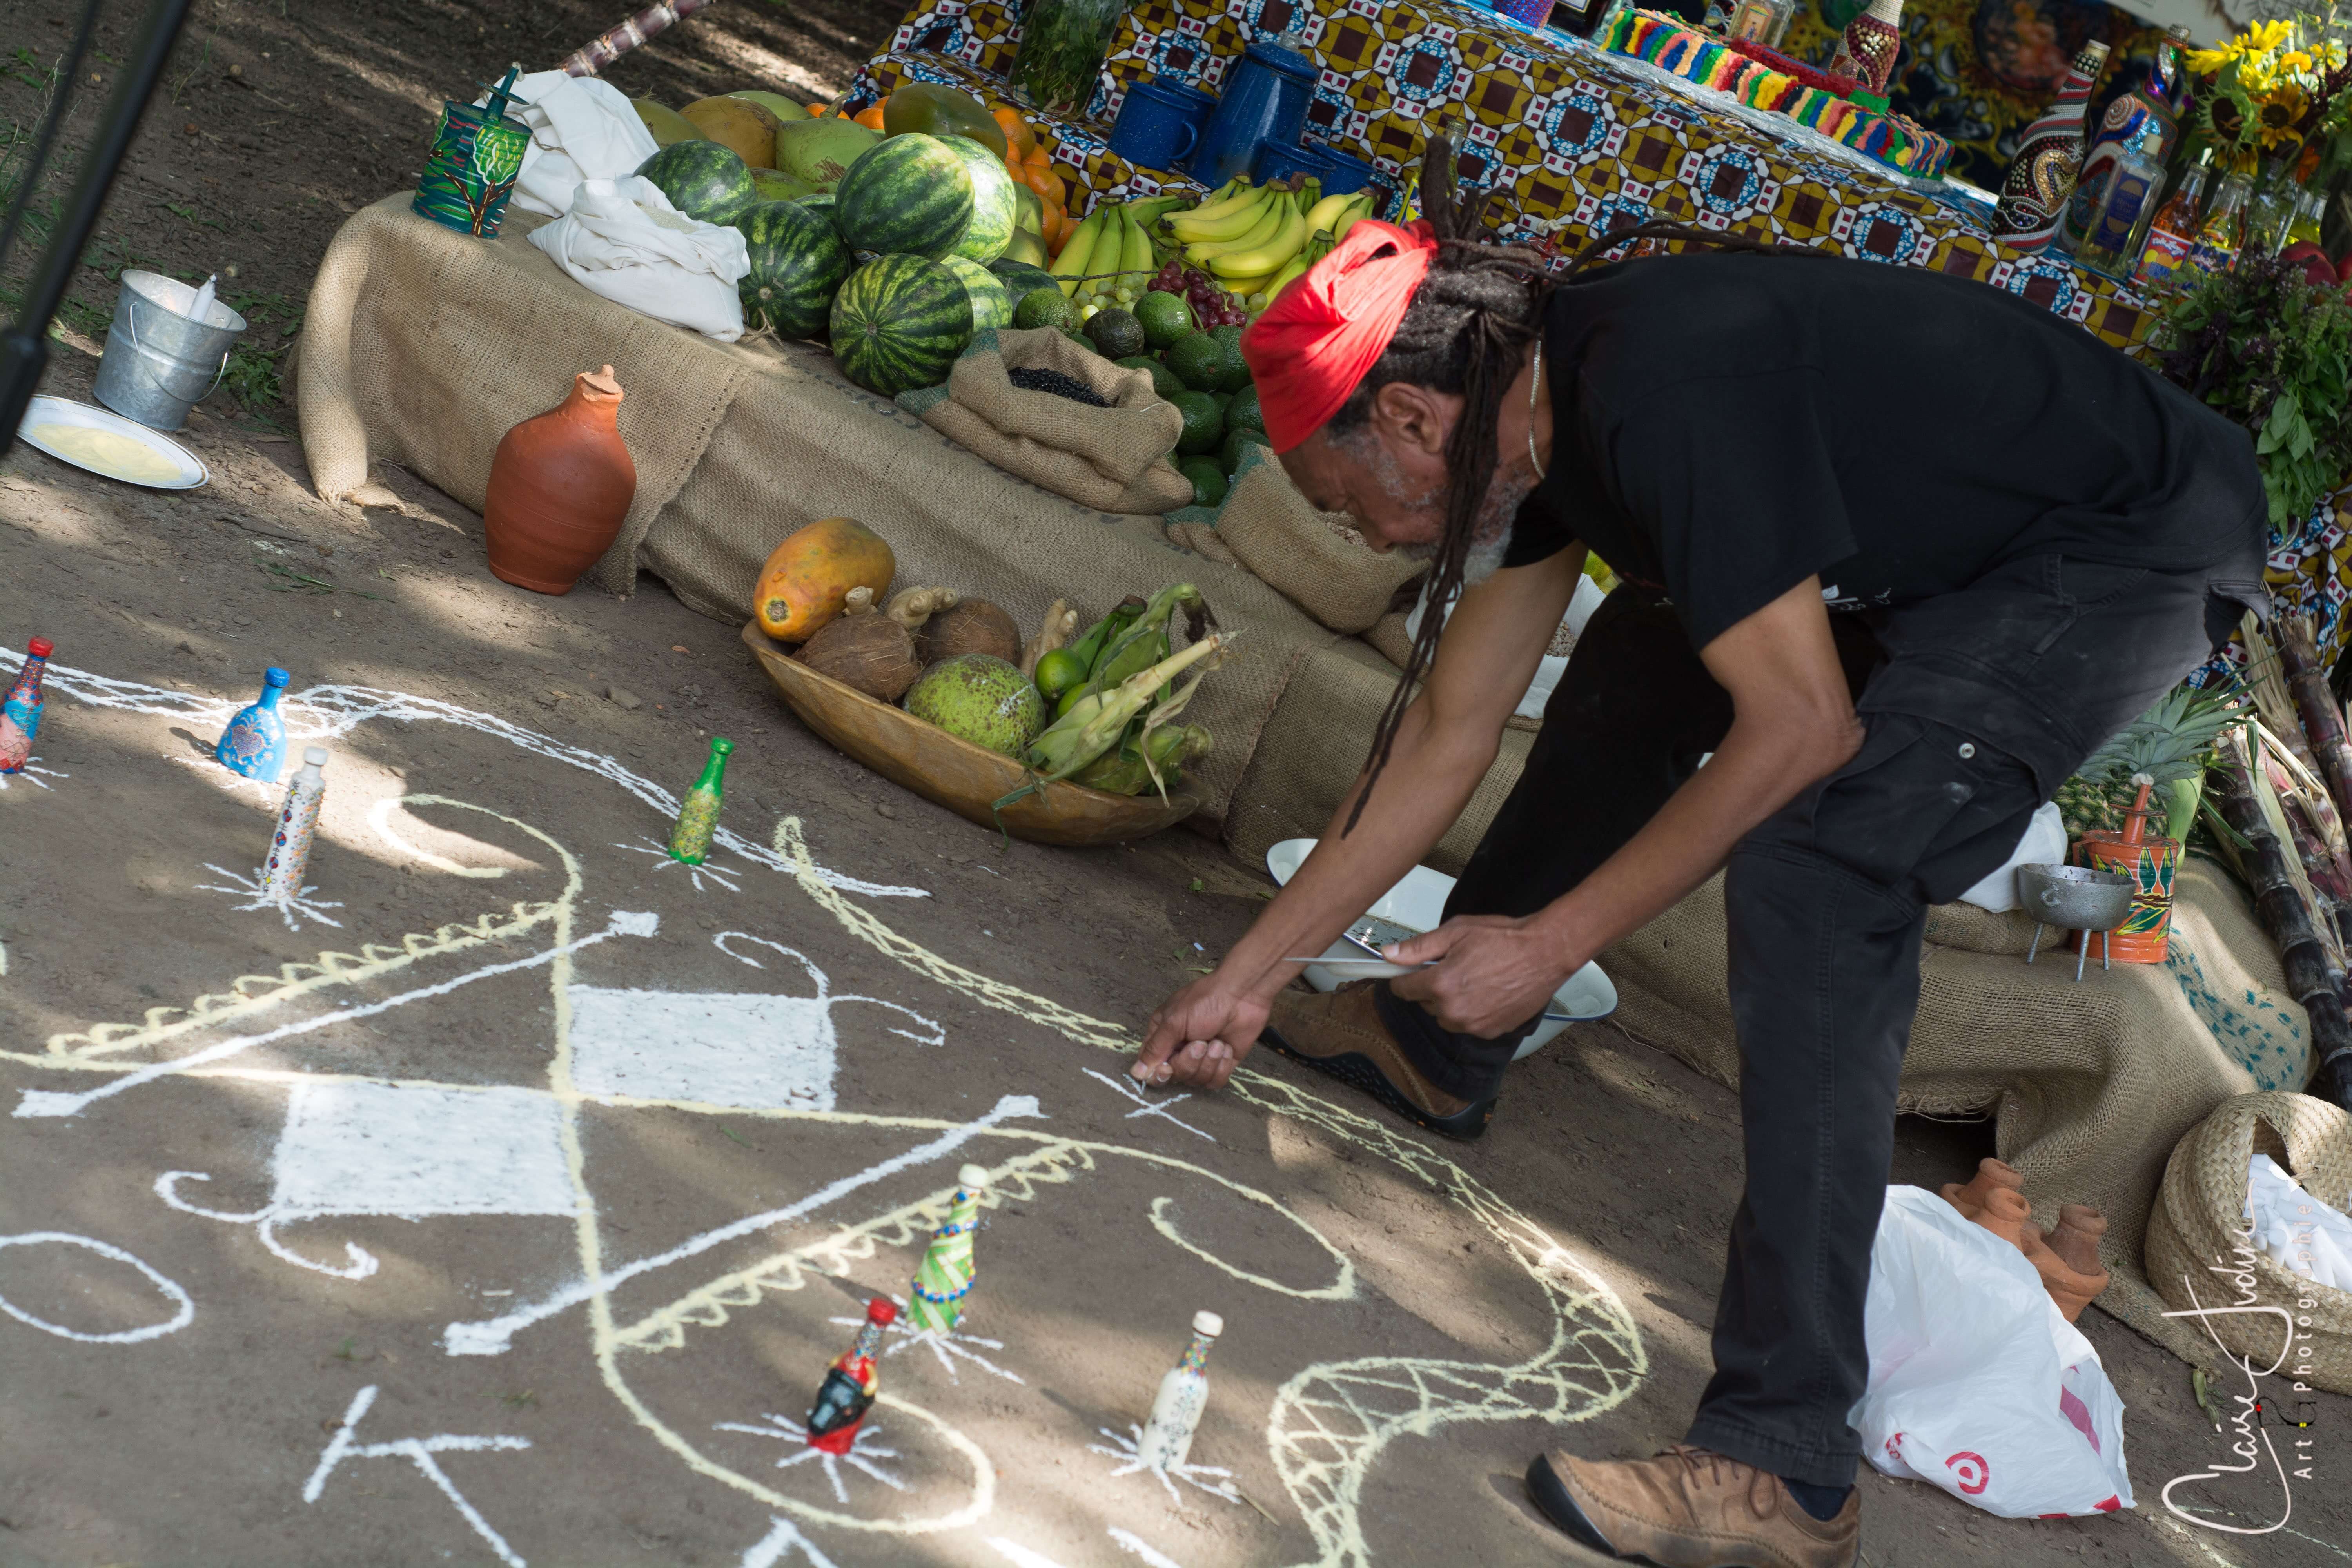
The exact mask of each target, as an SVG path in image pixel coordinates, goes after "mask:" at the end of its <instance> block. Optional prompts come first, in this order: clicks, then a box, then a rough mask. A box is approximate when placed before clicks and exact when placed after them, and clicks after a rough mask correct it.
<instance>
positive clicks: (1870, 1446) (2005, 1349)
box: [1848, 1187, 2132, 1519]
mask: <svg viewBox="0 0 2352 1568" xmlns="http://www.w3.org/2000/svg"><path fill="white" fill-rule="evenodd" d="M1864 1337H1865V1338H1866V1339H1867V1341H1868V1342H1869V1347H1870V1384H1869V1387H1868V1388H1867V1389H1866V1390H1865V1391H1864V1394H1863V1396H1862V1398H1861V1399H1860V1400H1859V1401H1858V1402H1857V1403H1856V1404H1855V1405H1854V1407H1853V1415H1851V1416H1849V1417H1848V1419H1850V1420H1851V1421H1852V1422H1853V1426H1854V1429H1855V1430H1856V1431H1857V1432H1859V1433H1860V1434H1861V1435H1862V1451H1863V1453H1864V1455H1866V1456H1867V1457H1868V1458H1869V1459H1870V1462H1871V1463H1872V1464H1873V1465H1874V1466H1876V1467H1877V1468H1879V1470H1880V1471H1881V1472H1883V1473H1884V1474H1886V1475H1890V1476H1895V1477H1900V1478H1903V1479H1909V1480H1920V1481H1926V1482H1927V1483H1928V1484H1929V1485H1931V1486H1937V1487H1941V1488H1943V1489H1945V1490H1946V1491H1948V1492H1950V1493H1951V1494H1952V1495H1953V1496H1955V1497H1957V1498H1959V1499H1960V1500H1962V1501H1964V1502H1969V1503H1973V1504H1975V1505H1976V1506H1977V1507H1978V1508H1980V1509H1983V1510H1985V1511H1986V1512H1987V1513H1994V1514H1999V1515H2000V1516H2001V1517H2002V1518H2004V1519H2037V1518H2040V1519H2047V1518H2053V1517H2057V1516H2061V1515H2065V1514H2090V1513H2104V1512H2110V1511H2113V1510H2116V1509H2124V1508H2129V1507H2131V1506H2132V1489H2131V1478H2130V1476H2129V1475H2128V1474H2127V1473H2126V1469H2125V1466H2124V1402H2123V1400H2122V1398H2121V1397H2120V1396H2119V1395H2118V1394H2116V1388H2115V1384H2112V1383H2110V1382H2108V1381H2107V1373H2106V1369H2105V1368H2104V1367H2102V1366H2101V1365H2100V1364H2099V1352H2097V1351H2095V1350H2094V1349H2093V1348H2092V1347H2091V1342H2090V1341H2088V1340H2086V1339H2084V1337H2083V1335H2082V1331H2080V1330H2078V1329H2076V1328H2075V1327H2074V1324H2072V1323H2070V1322H2068V1321H2066V1320H2065V1318H2064V1317H2063V1315H2061V1313H2060V1312H2059V1310H2058V1305H2057V1303H2056V1302H2054V1301H2053V1300H2051V1299H2050V1293H2049V1292H2048V1291H2047V1290H2045V1289H2042V1279H2041V1276H2039V1275H2038V1274H2036V1273H2035V1272H2034V1271H2033V1265H2032V1264H2031V1263H2028V1262H2027V1261H2026V1260H2025V1255H2024V1254H2023V1253H2021V1252H2020V1251H2019V1250H2018V1249H2017V1248H2016V1247H2013V1246H2011V1244H2010V1243H2008V1242H2006V1241H2003V1240H2002V1239H2001V1238H2000V1237H1997V1236H1995V1235H1993V1233H1992V1232H1990V1231H1989V1230H1987V1229H1985V1228H1984V1226H1980V1225H1977V1224H1975V1223H1973V1222H1972V1221H1969V1220H1968V1219H1964V1218H1962V1217H1961V1215H1960V1211H1959V1210H1958V1209H1956V1208H1954V1207H1953V1206H1952V1205H1949V1204H1948V1203H1946V1202H1945V1201H1944V1200H1943V1199H1942V1198H1940V1197H1937V1195H1936V1194H1933V1193H1931V1192H1927V1191H1926V1190H1925V1189H1924V1188H1920V1187H1889V1188H1887V1189H1886V1208H1885V1213H1883V1214H1882V1215H1880V1217H1879V1221H1878V1237H1877V1239H1876V1240H1875V1241H1874V1243H1873V1244H1872V1247H1871V1251H1870V1298H1869V1305H1868V1308H1867V1309H1866V1312H1865V1316H1864Z"/></svg>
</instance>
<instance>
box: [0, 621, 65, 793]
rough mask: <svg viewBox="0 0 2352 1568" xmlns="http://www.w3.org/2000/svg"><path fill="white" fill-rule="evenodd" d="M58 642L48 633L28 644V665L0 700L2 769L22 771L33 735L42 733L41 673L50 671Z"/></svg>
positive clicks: (4, 770) (31, 750)
mask: <svg viewBox="0 0 2352 1568" xmlns="http://www.w3.org/2000/svg"><path fill="white" fill-rule="evenodd" d="M55 647H56V645H55V644H53V643H51V642H50V641H49V639H48V638H47V637H35V638H34V639H33V640H32V641H31V642H28V643H26V645H25V665H24V668H21V669H19V670H18V671H17V672H16V684H15V685H13V686H11V687H9V688H8V697H7V700H6V701H5V702H0V773H23V772H24V771H25V763H26V761H28V760H29V759H30V758H31V757H32V754H33V737H34V736H36V735H37V734H38V733H40V729H41V709H42V707H43V705H44V703H45V702H46V699H45V698H43V697H42V695H41V677H42V676H43V675H45V674H47V672H48V668H49V654H50V653H51V651H52V650H53V649H54V648H55Z"/></svg>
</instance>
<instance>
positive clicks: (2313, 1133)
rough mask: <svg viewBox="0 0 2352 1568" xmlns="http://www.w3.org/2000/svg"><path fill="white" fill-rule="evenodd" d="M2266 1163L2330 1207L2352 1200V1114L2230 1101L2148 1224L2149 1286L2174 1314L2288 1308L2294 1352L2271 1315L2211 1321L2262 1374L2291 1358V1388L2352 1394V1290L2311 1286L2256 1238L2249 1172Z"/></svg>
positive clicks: (2182, 1151)
mask: <svg viewBox="0 0 2352 1568" xmlns="http://www.w3.org/2000/svg"><path fill="white" fill-rule="evenodd" d="M2256 1154H2268V1155H2269V1156H2270V1157H2271V1158H2272V1159H2273V1160H2275V1161H2277V1162H2278V1163H2280V1164H2281V1165H2283V1166H2284V1167H2285V1168H2286V1169H2287V1171H2288V1172H2289V1173H2292V1174H2293V1175H2294V1177H2295V1179H2296V1180H2297V1181H2299V1182H2301V1183H2302V1184H2303V1185H2304V1188H2305V1191H2307V1192H2309V1193H2310V1194H2312V1195H2313V1196H2314V1197H2315V1198H2317V1199H2318V1200H2319V1201H2320V1202H2322V1203H2325V1204H2331V1205H2333V1204H2341V1203H2343V1202H2344V1200H2345V1194H2346V1193H2347V1191H2352V1116H2347V1115H2346V1114H2345V1113H2344V1112H2343V1111H2342V1110H2339V1109H2337V1108H2336V1107H2335V1106H2333V1105H2330V1104H2328V1103H2327V1102H2326V1100H2318V1099H2315V1098H2314V1097H2312V1096H2310V1095H2307V1094H2288V1093H2279V1092H2273V1093H2267V1094H2242V1095H2240V1096H2238V1097H2237V1098H2236V1099H2235V1100H2226V1101H2224V1102H2223V1103H2222V1105H2221V1109H2220V1110H2216V1111H2214V1112H2213V1114H2212V1115H2210V1116H2209V1117H2207V1118H2206V1119H2205V1120H2204V1121H2202V1122H2200V1123H2199V1124H2198V1126H2197V1127H2196V1129H2195V1130H2194V1131H2191V1132H2190V1133H2189V1136H2188V1137H2186V1138H2183V1139H2182V1140H2181V1141H2180V1143H2179V1147H2178V1148H2176V1149H2174V1150H2173V1152H2172V1158H2171V1160H2170V1161H2169V1162H2168V1163H2167V1164H2166V1166H2165V1168H2164V1186H2163V1189H2162V1191H2161V1192H2160V1193H2159V1194H2158V1197H2157V1200H2156V1212H2155V1213H2153V1214H2151V1215H2148V1221H2147V1278H2148V1282H2149V1283H2150V1284H2152V1285H2154V1286H2155V1287H2156V1290H2157V1294H2158V1295H2160V1296H2162V1297H2163V1298H2164V1299H2165V1300H2166V1301H2168V1302H2169V1303H2170V1304H2171V1306H2172V1308H2173V1310H2176V1311H2189V1310H2196V1309H2198V1308H2200V1307H2201V1308H2206V1309H2209V1312H2208V1314H2207V1316H2206V1317H2205V1318H2204V1320H2203V1321H2204V1322H2206V1323H2209V1324H2210V1325H2211V1327H2212V1330H2213V1332H2214V1334H2215V1335H2217V1336H2218V1337H2219V1338H2220V1339H2221V1343H2222V1344H2224V1345H2227V1346H2228V1347H2229V1348H2230V1351H2231V1353H2233V1354H2236V1355H2241V1356H2244V1357H2246V1358H2248V1359H2249V1360H2251V1361H2252V1363H2253V1366H2254V1370H2255V1371H2257V1372H2261V1371H2263V1370H2264V1369H2265V1368H2267V1367H2269V1366H2270V1365H2271V1364H2272V1363H2273V1362H2275V1361H2277V1360H2278V1357H2279V1354H2280V1352H2282V1351H2285V1352H2288V1353H2287V1358H2286V1360H2285V1362H2284V1363H2283V1364H2281V1365H2280V1366H2279V1370H2278V1375H2279V1376H2280V1377H2281V1378H2283V1379H2291V1380H2299V1381H2301V1382H2305V1383H2308V1384H2312V1385H2313V1386H2314V1387H2316V1388H2324V1389H2326V1390H2327V1391H2328V1392H2330V1393H2331V1394H2352V1292H2347V1291H2343V1290H2338V1289H2335V1288H2334V1287H2332V1286H2327V1285H2321V1284H2317V1283H2315V1281H2313V1280H2310V1279H2305V1278H2303V1277H2302V1276H2300V1275H2298V1274H2295V1273H2294V1272H2292V1271H2291V1270H2289V1269H2288V1268H2285V1267H2284V1265H2282V1264H2280V1263H2279V1262H2277V1261H2276V1260H2275V1259H2273V1258H2272V1257H2271V1256H2270V1254H2268V1253H2266V1252H2263V1251H2262V1250H2261V1249H2260V1248H2258V1247H2254V1246H2253V1245H2252V1244H2251V1243H2250V1242H2249V1241H2248V1240H2247V1233H2246V1219H2245V1214H2246V1165H2247V1163H2248V1162H2249V1161H2251V1160H2252V1158H2253V1157H2254V1156H2255V1155H2256ZM2243 1306H2258V1307H2273V1308H2283V1309H2284V1310H2286V1311H2288V1312H2290V1313H2293V1314H2294V1319H2295V1325H2296V1327H2295V1332H2294V1339H2293V1341H2292V1342H2291V1343H2290V1342H2289V1341H2288V1338H2287V1325H2286V1324H2285V1323H2284V1322H2283V1321H2280V1320H2279V1319H2278V1318H2277V1317H2275V1316H2273V1315H2272V1314H2271V1313H2269V1312H2240V1311H2210V1309H2214V1308H2230V1307H2243ZM2184 1321H2187V1322H2189V1324H2190V1325H2192V1326H2194V1325H2196V1324H2197V1323H2198V1321H2199V1320H2197V1319H2194V1318H2191V1319H2187V1320H2184ZM2201 1332H2202V1331H2201V1330H2200V1334H2201Z"/></svg>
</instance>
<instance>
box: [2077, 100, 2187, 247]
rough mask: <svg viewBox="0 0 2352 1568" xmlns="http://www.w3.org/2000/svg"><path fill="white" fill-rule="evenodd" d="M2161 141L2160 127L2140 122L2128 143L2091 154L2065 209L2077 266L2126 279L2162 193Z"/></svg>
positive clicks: (2152, 121)
mask: <svg viewBox="0 0 2352 1568" xmlns="http://www.w3.org/2000/svg"><path fill="white" fill-rule="evenodd" d="M2163 139H2164V131H2163V127H2162V126H2161V125H2159V124H2158V122H2157V121H2154V120H2152V119H2150V120H2143V121H2141V122H2140V124H2139V126H2138V128H2137V130H2135V131H2134V132H2132V134H2131V137H2130V139H2129V140H2128V141H2125V142H2108V143H2107V144H2106V145H2105V146H2103V147H2101V148H2100V149H2099V150H2098V151H2097V152H2095V153H2092V154H2091V158H2090V161H2089V162H2088V163H2085V164H2084V169H2083V183H2082V184H2079V185H2077V186H2076V187H2075V189H2074V200H2073V201H2071V202H2069V203H2068V204H2067V206H2066V218H2067V225H2066V226H2067V227H2068V228H2069V229H2070V230H2073V231H2075V232H2076V234H2077V238H2076V239H2075V241H2074V245H2073V247H2071V248H2072V250H2073V253H2074V260H2075V263H2076V264H2077V265H2078V266H2082V267H2085V268H2089V269H2090V270H2092V271H2094V272H2097V273H2100V274H2102V275H2104V276H2105V277H2108V278H2115V279H2123V278H2126V277H2128V276H2129V275H2130V273H2131V269H2132V267H2133V265H2134V264H2135V263H2136V262H2137V260H2138V259H2139V257H2140V252H2141V247H2143V246H2145V245H2146V244H2147V232H2148V227H2149V226H2150V225H2151V224H2153V223H2154V222H2155V221H2156V202H2157V194H2158V192H2159V191H2161V190H2162V189H2163V188H2164V162H2163V160H2162V159H2161V158H2160V157H2158V155H2157V153H2155V151H2154V148H2155V146H2156V145H2157V144H2158V143H2160V142H2162V141H2163Z"/></svg>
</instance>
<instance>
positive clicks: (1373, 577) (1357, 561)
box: [1217, 445, 1429, 633]
mask: <svg viewBox="0 0 2352 1568" xmlns="http://www.w3.org/2000/svg"><path fill="white" fill-rule="evenodd" d="M1217 537H1218V539H1219V540H1220V541H1222V542H1223V544H1224V545H1225V547H1226V548H1227V549H1229V550H1231V551H1232V552H1234V556H1235V558H1236V559H1238V560H1239V561H1240V562H1241V563H1242V564H1243V565H1244V566H1246V567H1248V568H1249V569H1250V570H1251V571H1252V572H1254V573H1255V574H1257V575H1258V576H1259V577H1261V578H1263V579H1265V581H1266V582H1268V583H1270V584H1273V585H1274V586H1275V588H1276V591H1277V592H1279V593H1280V594H1281V595H1283V597H1285V598H1286V599H1288V600H1289V601H1290V602H1291V603H1292V604H1294V605H1297V606H1298V607H1299V608H1300V609H1302V610H1305V611H1306V612H1307V614H1308V615H1310V616H1314V617H1315V618H1316V619H1317V620H1318V621H1320V622H1321V623H1322V624H1323V625H1325V626H1328V627H1330V628H1331V629H1332V630H1333V631H1335V632H1351V633H1352V632H1361V631H1369V630H1370V628H1371V626H1373V624H1374V623H1375V622H1377V621H1378V620H1379V619H1380V618H1381V616H1384V615H1386V614H1388V609H1389V601H1390V600H1391V598H1393V597H1395V596H1396V591H1397V590H1398V589H1399V588H1401V587H1402V586H1404V584H1407V583H1410V582H1412V580H1413V579H1414V578H1415V577H1418V576H1419V575H1421V574H1423V572H1426V571H1427V570H1429V563H1427V562H1425V561H1415V560H1412V558H1411V557H1409V556H1407V555H1406V554H1405V553H1404V552H1402V551H1393V550H1392V551H1391V552H1389V553H1387V554H1386V555H1382V554H1380V553H1379V552H1375V551H1373V550H1372V549H1371V548H1370V546H1368V545H1366V544H1365V543H1364V542H1363V537H1362V536H1361V535H1360V534H1359V533H1357V532H1356V531H1355V530H1354V529H1352V528H1349V526H1348V520H1347V517H1346V514H1344V513H1341V512H1333V511H1318V510H1315V509H1314V508H1313V507H1311V506H1309V505H1308V504H1307V498H1306V497H1305V496H1303V495H1300V494H1299V493H1298V489H1297V486H1295V485H1293V484H1292V483H1291V482H1290V476H1289V475H1287V474H1286V473H1284V472H1283V471H1282V465H1281V464H1280V463H1279V462H1276V460H1275V458H1274V456H1273V454H1272V452H1271V451H1270V450H1269V449H1268V448H1266V447H1260V446H1255V445H1252V446H1248V447H1244V448H1243V451H1242V459H1241V463H1240V465H1239V467H1237V468H1235V469H1234V488H1233V490H1232V492H1231V493H1230V494H1228V495H1227V496H1226V497H1225V504H1224V505H1223V507H1222V508H1220V509H1219V510H1218V511H1217Z"/></svg>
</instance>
